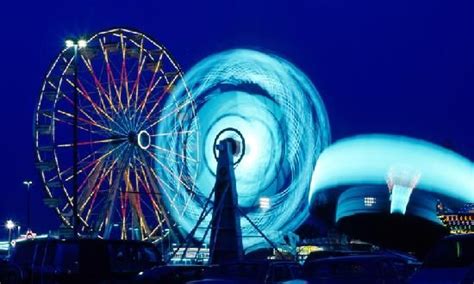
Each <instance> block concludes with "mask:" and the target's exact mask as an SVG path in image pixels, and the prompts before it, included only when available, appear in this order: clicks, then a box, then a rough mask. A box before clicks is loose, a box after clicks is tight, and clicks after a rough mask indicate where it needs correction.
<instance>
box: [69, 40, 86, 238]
mask: <svg viewBox="0 0 474 284" xmlns="http://www.w3.org/2000/svg"><path fill="white" fill-rule="evenodd" d="M65 43H66V47H67V48H71V47H72V48H74V58H73V60H74V63H73V64H74V66H73V67H74V94H73V104H74V110H73V130H72V131H73V133H72V140H73V144H72V156H73V157H72V163H73V165H72V171H73V179H72V184H73V185H72V188H73V189H72V190H73V193H72V203H73V204H72V215H73V216H72V228H73V231H74V238H78V237H79V230H78V225H79V221H80V220H79V216H78V211H77V191H78V187H79V179H78V176H77V172H78V170H79V165H78V164H79V152H78V148H77V141H78V138H79V133H78V127H77V124H78V113H79V92H78V88H79V86H78V85H79V84H78V79H77V63H78V58H77V50H78V49H79V48H84V47H87V41H85V40H83V39H79V40H77V41H74V40H70V39H68V40H66V42H65Z"/></svg>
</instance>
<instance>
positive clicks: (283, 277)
mask: <svg viewBox="0 0 474 284" xmlns="http://www.w3.org/2000/svg"><path fill="white" fill-rule="evenodd" d="M300 276H301V265H299V264H298V263H297V262H293V261H280V260H258V261H250V260H249V261H243V262H235V263H226V264H219V265H211V266H209V267H208V268H207V269H206V270H205V271H204V273H203V279H202V280H196V281H191V282H189V283H190V284H191V283H192V284H202V283H281V282H284V281H290V280H294V279H298V278H299V277H300Z"/></svg>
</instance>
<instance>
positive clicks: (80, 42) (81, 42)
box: [77, 39, 87, 48]
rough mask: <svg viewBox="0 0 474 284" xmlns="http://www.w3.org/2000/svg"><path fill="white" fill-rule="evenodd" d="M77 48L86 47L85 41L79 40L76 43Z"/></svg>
mask: <svg viewBox="0 0 474 284" xmlns="http://www.w3.org/2000/svg"><path fill="white" fill-rule="evenodd" d="M77 46H78V47H79V48H84V47H87V41H86V40H85V39H80V40H78V41H77Z"/></svg>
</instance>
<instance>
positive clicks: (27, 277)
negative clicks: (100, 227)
mask: <svg viewBox="0 0 474 284" xmlns="http://www.w3.org/2000/svg"><path fill="white" fill-rule="evenodd" d="M160 264H162V260H161V255H160V253H159V252H158V250H157V249H156V248H155V246H154V245H153V244H151V243H147V242H140V241H123V240H101V239H75V240H59V239H37V240H26V241H22V242H17V244H16V246H15V248H14V250H13V252H12V255H11V257H10V259H9V261H8V264H7V266H6V269H5V268H4V272H5V273H3V275H4V277H9V278H8V279H9V282H6V281H5V282H3V281H1V280H0V282H1V283H15V282H13V281H12V280H11V279H15V281H16V283H103V282H105V283H110V282H113V283H129V282H131V281H132V280H133V279H134V277H135V276H136V275H137V274H138V273H139V272H140V271H143V270H146V269H149V268H151V267H153V266H156V265H160ZM7 272H8V273H7ZM0 279H1V278H0Z"/></svg>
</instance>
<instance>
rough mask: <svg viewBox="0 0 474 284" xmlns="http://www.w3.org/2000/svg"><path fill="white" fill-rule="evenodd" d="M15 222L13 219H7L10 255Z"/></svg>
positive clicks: (6, 226)
mask: <svg viewBox="0 0 474 284" xmlns="http://www.w3.org/2000/svg"><path fill="white" fill-rule="evenodd" d="M15 226H16V225H15V223H14V222H13V221H12V220H7V222H6V223H5V228H7V230H8V256H10V253H11V250H12V231H13V229H14V228H15Z"/></svg>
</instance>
